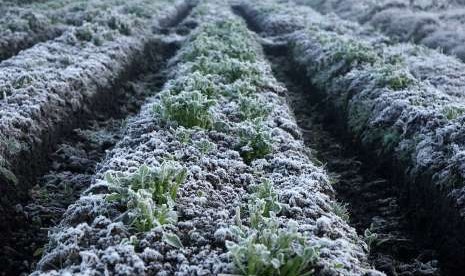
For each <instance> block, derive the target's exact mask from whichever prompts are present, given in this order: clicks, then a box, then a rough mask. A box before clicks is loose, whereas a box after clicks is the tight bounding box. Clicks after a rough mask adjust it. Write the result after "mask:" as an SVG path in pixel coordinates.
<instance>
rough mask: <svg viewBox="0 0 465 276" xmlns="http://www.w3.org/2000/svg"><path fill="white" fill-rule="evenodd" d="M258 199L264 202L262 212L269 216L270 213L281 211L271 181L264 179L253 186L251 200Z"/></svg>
mask: <svg viewBox="0 0 465 276" xmlns="http://www.w3.org/2000/svg"><path fill="white" fill-rule="evenodd" d="M256 199H260V200H263V201H264V202H265V204H264V206H263V208H264V209H263V212H262V214H263V215H264V216H265V217H269V216H270V214H271V213H274V214H279V212H281V204H280V203H279V200H278V194H277V193H276V192H275V190H274V189H273V183H272V182H271V181H270V180H269V179H264V180H262V182H261V183H260V185H258V186H257V187H256V188H255V192H254V196H253V200H256Z"/></svg>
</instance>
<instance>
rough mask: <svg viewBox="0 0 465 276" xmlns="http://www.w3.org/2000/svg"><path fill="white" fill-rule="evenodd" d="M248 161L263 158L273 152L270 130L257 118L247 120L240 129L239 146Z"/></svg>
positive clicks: (243, 156)
mask: <svg viewBox="0 0 465 276" xmlns="http://www.w3.org/2000/svg"><path fill="white" fill-rule="evenodd" d="M237 148H238V150H239V152H240V154H241V156H242V158H243V159H244V161H245V162H246V163H250V162H252V161H253V160H255V159H259V158H263V157H264V156H265V155H267V154H269V153H271V152H272V150H273V147H272V141H271V136H270V134H269V132H268V131H266V130H264V126H263V125H262V124H261V123H260V122H259V121H257V120H255V121H252V122H246V123H245V124H244V125H243V127H241V128H240V129H239V144H238V146H237Z"/></svg>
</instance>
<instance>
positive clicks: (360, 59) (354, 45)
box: [325, 36, 378, 66]
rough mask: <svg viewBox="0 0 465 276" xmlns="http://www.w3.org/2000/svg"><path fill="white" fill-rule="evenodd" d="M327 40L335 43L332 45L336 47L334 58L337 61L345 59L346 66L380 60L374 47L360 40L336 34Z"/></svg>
mask: <svg viewBox="0 0 465 276" xmlns="http://www.w3.org/2000/svg"><path fill="white" fill-rule="evenodd" d="M326 41H327V42H331V43H333V44H332V45H331V47H333V48H334V50H333V55H332V59H333V60H334V61H336V62H338V61H343V62H344V64H345V65H346V66H353V65H358V64H373V63H375V62H376V61H377V60H378V56H377V55H376V53H375V51H374V50H373V48H371V47H370V46H368V45H365V44H362V43H360V42H357V41H354V40H344V39H339V38H337V37H336V36H335V37H331V38H328V39H327V40H326ZM327 42H325V43H327Z"/></svg>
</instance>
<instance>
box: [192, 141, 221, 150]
mask: <svg viewBox="0 0 465 276" xmlns="http://www.w3.org/2000/svg"><path fill="white" fill-rule="evenodd" d="M194 145H195V146H196V148H197V149H198V150H200V152H201V153H202V154H207V153H209V152H210V151H212V150H213V149H214V148H215V147H216V144H214V143H212V142H210V141H208V140H207V139H201V140H200V141H198V142H196V143H194Z"/></svg>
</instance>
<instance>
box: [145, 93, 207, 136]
mask: <svg viewBox="0 0 465 276" xmlns="http://www.w3.org/2000/svg"><path fill="white" fill-rule="evenodd" d="M215 104H216V101H214V100H210V99H208V98H207V97H206V96H204V95H202V94H201V93H200V92H198V91H192V92H184V91H183V92H181V93H179V94H178V95H170V94H168V93H165V94H164V95H163V96H162V103H161V104H157V105H155V106H154V109H153V110H154V112H155V114H158V115H161V117H162V118H164V119H165V120H167V121H174V122H177V123H178V124H179V125H181V126H184V127H188V128H192V127H195V126H198V127H201V128H205V129H210V128H212V127H213V123H214V119H213V115H212V113H211V111H210V109H211V107H212V106H213V105H215Z"/></svg>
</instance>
